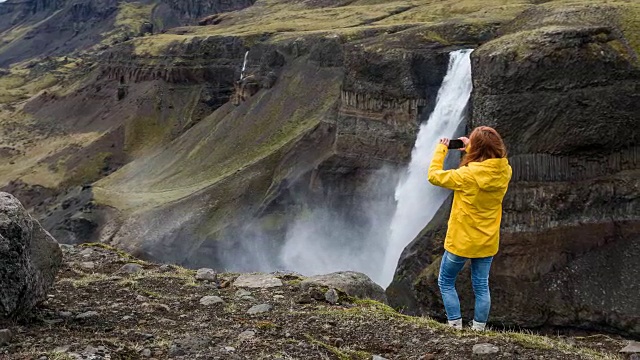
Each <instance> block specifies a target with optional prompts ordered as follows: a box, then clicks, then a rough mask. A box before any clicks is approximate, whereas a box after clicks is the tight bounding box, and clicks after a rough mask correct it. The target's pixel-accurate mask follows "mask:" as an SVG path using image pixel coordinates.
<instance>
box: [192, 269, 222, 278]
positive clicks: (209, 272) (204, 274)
mask: <svg viewBox="0 0 640 360" xmlns="http://www.w3.org/2000/svg"><path fill="white" fill-rule="evenodd" d="M216 279H217V275H216V272H215V271H214V270H213V269H207V268H202V269H198V271H197V272H196V280H207V281H216Z"/></svg>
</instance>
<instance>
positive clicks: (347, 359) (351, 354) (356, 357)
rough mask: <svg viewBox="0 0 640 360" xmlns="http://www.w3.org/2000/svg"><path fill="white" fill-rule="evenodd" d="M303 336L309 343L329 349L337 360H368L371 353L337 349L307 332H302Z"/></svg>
mask: <svg viewBox="0 0 640 360" xmlns="http://www.w3.org/2000/svg"><path fill="white" fill-rule="evenodd" d="M304 337H305V338H306V339H307V340H308V341H309V342H310V343H311V344H314V345H316V346H320V347H322V348H324V349H325V350H327V351H329V352H330V353H332V354H333V355H335V356H336V357H337V358H338V359H339V360H369V359H371V354H369V353H368V352H365V351H357V350H348V349H338V348H337V347H335V346H332V345H329V344H326V343H324V342H322V341H319V340H316V339H315V338H314V337H313V336H311V335H309V334H304Z"/></svg>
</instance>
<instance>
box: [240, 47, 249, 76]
mask: <svg viewBox="0 0 640 360" xmlns="http://www.w3.org/2000/svg"><path fill="white" fill-rule="evenodd" d="M248 56H249V52H248V51H247V52H246V53H244V62H243V63H242V72H241V73H240V81H242V80H243V79H244V72H245V70H247V57H248Z"/></svg>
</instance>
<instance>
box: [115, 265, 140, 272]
mask: <svg viewBox="0 0 640 360" xmlns="http://www.w3.org/2000/svg"><path fill="white" fill-rule="evenodd" d="M142 270H143V268H142V266H140V264H134V263H130V264H125V265H123V266H122V267H121V268H120V271H119V272H121V273H124V274H135V273H139V272H140V271H142Z"/></svg>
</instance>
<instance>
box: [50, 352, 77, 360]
mask: <svg viewBox="0 0 640 360" xmlns="http://www.w3.org/2000/svg"><path fill="white" fill-rule="evenodd" d="M47 359H48V360H75V359H76V358H75V357H72V356H71V355H69V354H68V353H63V352H57V351H52V352H50V353H47Z"/></svg>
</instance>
